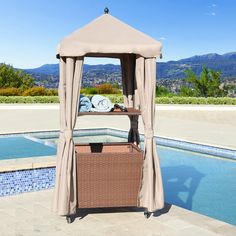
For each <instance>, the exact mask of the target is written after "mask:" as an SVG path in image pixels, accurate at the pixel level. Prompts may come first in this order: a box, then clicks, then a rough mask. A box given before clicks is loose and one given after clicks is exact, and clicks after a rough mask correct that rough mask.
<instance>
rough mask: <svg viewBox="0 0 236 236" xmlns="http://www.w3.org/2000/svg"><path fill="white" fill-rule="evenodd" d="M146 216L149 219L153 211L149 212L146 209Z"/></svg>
mask: <svg viewBox="0 0 236 236" xmlns="http://www.w3.org/2000/svg"><path fill="white" fill-rule="evenodd" d="M143 214H144V217H145V218H146V219H148V218H149V217H150V216H151V215H152V213H151V212H149V211H144V213H143Z"/></svg>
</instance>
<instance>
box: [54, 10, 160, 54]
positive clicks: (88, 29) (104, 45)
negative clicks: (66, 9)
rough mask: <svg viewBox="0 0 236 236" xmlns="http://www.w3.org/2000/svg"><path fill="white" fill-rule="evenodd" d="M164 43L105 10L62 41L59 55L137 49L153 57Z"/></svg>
mask: <svg viewBox="0 0 236 236" xmlns="http://www.w3.org/2000/svg"><path fill="white" fill-rule="evenodd" d="M161 46H162V45H161V43H160V42H158V41H156V40H155V39H153V38H151V37H149V36H148V35H145V34H144V33H142V32H140V31H138V30H136V29H134V28H133V27H131V26H129V25H127V24H125V23H123V22H122V21H120V20H118V19H117V18H115V17H113V16H111V15H109V14H104V15H102V16H100V17H98V18H96V19H95V20H93V21H92V22H91V23H89V24H88V25H86V26H84V27H83V28H81V29H78V30H76V31H75V32H73V33H72V34H70V35H69V36H67V37H65V38H64V39H63V40H62V41H61V42H60V43H59V45H58V49H57V57H59V56H61V57H65V56H66V57H78V56H85V55H86V54H88V53H89V54H99V53H103V54H106V53H108V54H109V55H110V54H116V53H118V54H121V53H133V54H138V55H141V56H143V57H145V58H151V57H158V56H160V54H161ZM90 56H91V55H90Z"/></svg>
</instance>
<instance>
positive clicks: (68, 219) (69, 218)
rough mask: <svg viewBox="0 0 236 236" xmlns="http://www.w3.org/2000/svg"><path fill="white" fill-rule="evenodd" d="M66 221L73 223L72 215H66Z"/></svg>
mask: <svg viewBox="0 0 236 236" xmlns="http://www.w3.org/2000/svg"><path fill="white" fill-rule="evenodd" d="M66 221H67V223H68V224H71V223H72V218H71V216H66Z"/></svg>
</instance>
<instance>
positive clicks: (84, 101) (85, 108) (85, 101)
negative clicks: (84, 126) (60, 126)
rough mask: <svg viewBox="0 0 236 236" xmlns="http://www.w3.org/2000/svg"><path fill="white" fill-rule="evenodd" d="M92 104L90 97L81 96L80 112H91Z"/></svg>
mask: <svg viewBox="0 0 236 236" xmlns="http://www.w3.org/2000/svg"><path fill="white" fill-rule="evenodd" d="M91 108H92V103H91V101H90V100H89V98H88V97H85V96H83V95H80V99H79V112H89V111H91Z"/></svg>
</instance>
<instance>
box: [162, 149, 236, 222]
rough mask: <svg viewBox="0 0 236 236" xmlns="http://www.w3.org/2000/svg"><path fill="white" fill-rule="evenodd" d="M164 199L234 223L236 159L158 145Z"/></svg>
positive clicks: (235, 218) (235, 209)
mask: <svg viewBox="0 0 236 236" xmlns="http://www.w3.org/2000/svg"><path fill="white" fill-rule="evenodd" d="M158 153H159V157H160V161H161V169H162V177H163V185H164V192H165V201H166V202H168V203H171V204H174V205H177V206H180V207H183V208H186V209H189V210H192V211H195V212H198V213H201V214H204V215H207V216H210V217H213V218H216V219H219V220H222V221H225V222H228V223H230V224H234V225H236V161H230V160H226V159H223V158H214V157H210V156H206V155H203V154H198V153H193V152H187V151H182V150H178V149H172V148H167V147H159V148H158Z"/></svg>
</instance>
